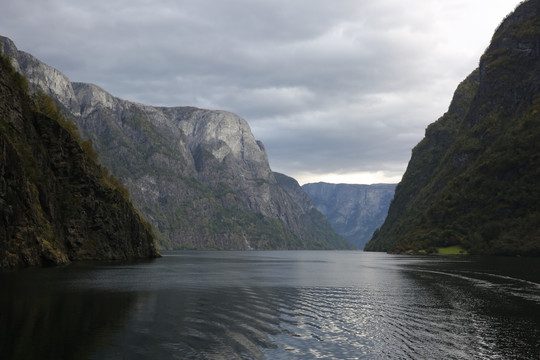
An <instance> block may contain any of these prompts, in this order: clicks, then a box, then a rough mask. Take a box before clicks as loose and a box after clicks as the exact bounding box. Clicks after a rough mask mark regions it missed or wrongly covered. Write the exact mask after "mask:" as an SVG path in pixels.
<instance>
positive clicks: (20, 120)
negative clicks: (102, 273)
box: [0, 55, 158, 267]
mask: <svg viewBox="0 0 540 360" xmlns="http://www.w3.org/2000/svg"><path fill="white" fill-rule="evenodd" d="M27 91H28V83H27V81H26V79H25V78H24V77H23V76H21V75H20V74H19V73H17V72H16V71H15V69H14V68H13V67H12V65H11V63H10V60H9V58H8V57H6V56H3V55H0V174H1V175H2V176H1V177H0V267H14V266H31V265H52V264H67V263H69V262H71V261H75V260H97V259H99V260H105V259H107V260H108V259H135V258H151V257H156V256H158V253H157V251H156V247H155V242H154V236H153V233H152V231H151V228H150V225H149V224H147V223H145V222H144V221H142V219H141V218H140V216H139V215H138V213H137V211H136V210H135V209H134V208H133V206H132V204H131V202H130V201H129V198H128V196H127V193H126V192H125V189H123V188H122V187H121V185H120V183H119V182H118V181H117V180H116V179H114V178H113V177H111V176H110V174H109V173H108V172H107V171H106V169H104V168H103V167H101V166H100V165H99V164H98V163H97V162H96V158H97V155H96V154H95V152H94V151H93V149H92V148H91V147H88V145H89V144H88V142H84V141H82V140H80V139H78V138H77V137H78V134H77V132H76V130H75V129H74V125H72V123H71V122H69V121H67V120H66V119H64V118H63V117H62V116H61V115H60V114H59V113H58V111H56V106H55V104H54V102H53V101H52V99H50V98H49V97H46V96H43V95H42V96H35V97H34V98H31V97H30V96H29V95H28V93H27ZM70 124H71V125H72V126H71V127H70ZM123 190H124V191H123Z"/></svg>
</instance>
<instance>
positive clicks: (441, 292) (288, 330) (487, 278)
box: [0, 251, 540, 359]
mask: <svg viewBox="0 0 540 360" xmlns="http://www.w3.org/2000/svg"><path fill="white" fill-rule="evenodd" d="M539 272H540V263H539V260H538V259H527V258H475V257H428V256H426V257H413V256H400V255H387V254H381V253H363V252H359V251H358V252H344V251H318V252H317V251H289V252H286V251H269V252H167V253H165V254H164V256H163V258H161V259H157V260H154V261H150V262H139V263H91V264H77V265H71V266H68V267H64V268H46V269H28V270H23V271H8V272H2V273H0V281H1V283H0V285H1V286H2V291H1V293H0V306H1V307H0V309H1V312H0V346H1V347H0V351H1V353H0V358H2V359H435V358H444V359H538V358H540V340H539V339H540V273H539Z"/></svg>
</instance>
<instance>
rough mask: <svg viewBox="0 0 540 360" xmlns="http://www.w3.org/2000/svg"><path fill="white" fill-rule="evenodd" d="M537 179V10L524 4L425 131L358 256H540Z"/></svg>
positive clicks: (539, 144)
mask: <svg viewBox="0 0 540 360" xmlns="http://www.w3.org/2000/svg"><path fill="white" fill-rule="evenodd" d="M539 176H540V1H538V0H534V1H532V0H530V1H525V2H523V3H522V4H520V5H519V6H518V7H517V8H516V10H515V11H514V12H513V13H512V14H510V15H509V16H508V17H507V18H506V19H504V21H503V22H502V23H501V25H500V26H499V28H498V29H497V31H496V32H495V34H494V36H493V39H492V41H491V44H490V46H489V48H488V49H487V50H486V52H485V53H484V55H483V56H482V58H481V59H480V66H479V68H478V69H477V70H475V71H474V72H473V73H472V74H471V75H470V76H469V77H468V78H467V79H466V80H464V81H463V82H462V83H461V84H460V85H459V87H458V88H457V90H456V93H455V95H454V99H453V100H452V103H451V105H450V108H449V110H448V112H447V113H446V114H445V115H444V116H443V117H441V118H440V119H439V120H438V121H437V122H435V123H433V124H431V125H430V126H429V127H428V128H427V129H426V136H425V138H424V139H423V140H422V141H421V142H420V143H419V144H418V145H417V146H416V147H415V148H414V149H413V153H412V157H411V160H410V162H409V166H408V168H407V171H406V173H405V175H404V176H403V180H402V182H401V183H400V184H399V185H398V187H397V189H396V194H395V198H394V201H393V203H392V205H391V206H390V209H389V213H388V217H387V219H386V221H385V223H384V225H383V226H382V227H381V229H380V231H379V232H377V233H376V234H375V235H374V236H373V239H372V240H371V241H370V243H368V245H367V246H366V249H367V250H374V251H395V252H405V251H421V250H423V251H427V252H431V251H435V249H436V248H437V247H446V246H453V245H459V246H461V247H463V248H465V249H467V250H468V251H469V252H471V253H477V254H501V255H540V233H539V230H538V224H539V223H540V182H538V177H539Z"/></svg>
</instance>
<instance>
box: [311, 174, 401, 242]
mask: <svg viewBox="0 0 540 360" xmlns="http://www.w3.org/2000/svg"><path fill="white" fill-rule="evenodd" d="M395 187H396V184H371V185H363V184H331V183H325V182H318V183H310V184H304V185H302V188H303V189H304V191H305V192H306V193H307V194H308V195H309V197H310V198H311V201H312V202H313V204H314V205H315V207H316V208H317V209H318V210H319V211H320V212H321V213H322V214H323V215H325V216H326V217H327V219H328V221H329V222H330V224H331V225H332V227H333V228H334V230H336V231H337V232H338V233H339V234H340V235H342V236H343V237H344V238H345V239H346V240H347V241H348V242H349V243H351V244H352V245H354V246H356V247H358V248H359V249H363V248H364V246H365V244H366V243H367V242H368V241H369V240H370V239H371V236H372V235H373V232H374V231H375V230H376V229H377V228H378V227H380V226H381V225H382V223H383V221H384V219H385V218H386V214H387V213H388V207H389V206H390V201H391V200H392V198H393V196H394V191H395Z"/></svg>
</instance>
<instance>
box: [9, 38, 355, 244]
mask: <svg viewBox="0 0 540 360" xmlns="http://www.w3.org/2000/svg"><path fill="white" fill-rule="evenodd" d="M0 43H3V44H4V48H5V49H7V52H8V54H9V55H10V56H11V57H12V59H13V62H14V64H15V67H16V68H17V70H19V71H21V72H22V73H23V74H24V75H25V76H27V78H28V79H29V82H30V85H31V86H32V87H33V88H34V89H35V91H43V92H45V93H47V94H48V95H50V96H51V97H53V98H54V99H55V100H56V101H57V103H58V104H59V105H60V106H61V107H62V110H63V111H64V113H65V114H66V115H67V116H68V117H70V118H71V119H73V121H74V122H75V123H76V124H77V127H78V128H79V131H80V132H81V135H82V137H83V138H85V139H89V140H90V141H91V142H92V144H93V146H94V147H95V149H96V151H97V153H98V154H99V157H100V161H101V162H102V164H103V165H104V166H106V167H107V168H109V169H110V171H111V173H112V174H113V175H115V176H116V177H117V178H119V179H120V180H121V181H122V183H123V184H124V185H125V186H126V187H127V188H128V190H129V192H130V194H131V197H132V199H133V202H134V204H135V205H136V207H137V208H138V209H139V211H140V212H141V213H142V214H143V215H144V217H145V218H146V219H147V220H148V221H149V222H150V223H151V224H152V225H153V227H154V229H155V232H156V235H157V236H158V240H159V243H160V245H161V246H162V247H163V248H169V249H179V248H197V249H237V250H249V249H310V248H326V249H332V248H348V247H349V245H348V244H347V242H346V241H345V240H344V239H342V238H336V237H335V232H334V231H333V230H332V229H331V227H330V225H329V224H326V230H325V232H324V234H325V235H322V236H323V237H324V236H328V239H330V240H328V241H327V240H326V239H324V238H321V235H320V234H318V233H316V232H314V231H313V229H311V228H310V227H309V226H308V224H309V221H306V219H307V218H306V216H307V217H309V213H311V210H312V209H309V210H308V209H303V208H302V207H301V206H298V204H296V203H295V202H294V200H292V198H291V196H290V195H289V193H288V192H287V191H285V189H283V188H282V186H281V185H280V184H279V183H278V181H277V180H276V178H275V176H274V173H273V172H272V171H271V169H270V165H269V162H268V158H267V154H266V151H265V149H264V146H263V145H262V143H261V142H260V141H257V140H256V139H255V138H254V137H253V134H252V133H251V130H250V128H249V125H248V123H247V122H246V121H245V120H244V119H242V118H241V117H239V116H238V115H236V114H233V113H230V112H226V111H219V110H205V109H198V108H194V107H189V106H186V107H155V106H150V105H145V104H140V103H135V102H131V101H127V100H123V99H120V98H117V97H115V96H113V95H111V94H109V93H108V92H106V91H105V90H103V89H102V88H100V87H99V86H97V85H93V84H87V83H80V82H73V83H72V82H70V81H69V79H68V78H67V77H65V76H64V75H63V74H62V73H60V72H59V71H57V70H55V69H54V68H52V67H50V66H48V65H46V64H44V63H42V62H40V61H39V60H37V59H35V58H34V57H32V56H31V55H29V54H28V53H25V52H20V51H18V50H17V49H16V47H15V45H14V44H13V43H12V42H11V40H9V39H7V38H0Z"/></svg>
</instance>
